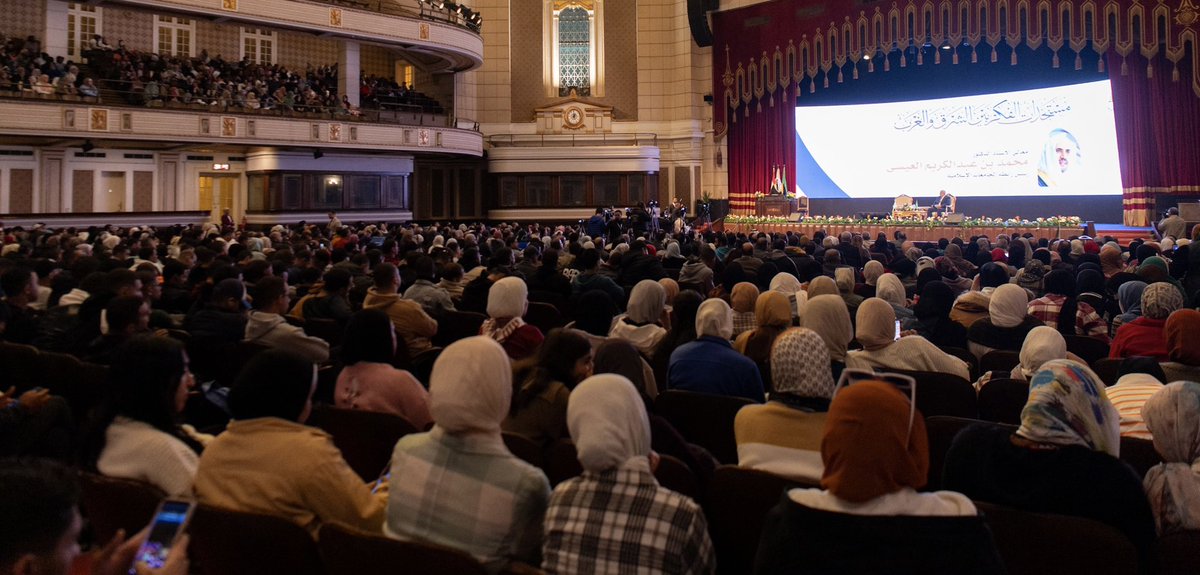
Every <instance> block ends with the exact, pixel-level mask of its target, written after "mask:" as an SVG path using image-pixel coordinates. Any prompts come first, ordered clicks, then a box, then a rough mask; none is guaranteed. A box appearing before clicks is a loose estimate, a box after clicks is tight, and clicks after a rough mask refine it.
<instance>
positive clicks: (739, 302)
mask: <svg viewBox="0 0 1200 575" xmlns="http://www.w3.org/2000/svg"><path fill="white" fill-rule="evenodd" d="M758 294H759V292H758V287H757V286H755V285H754V284H752V283H750V282H741V283H739V284H737V285H735V286H733V293H732V294H730V296H729V307H732V308H733V337H735V338H736V337H737V336H739V335H741V334H743V333H745V332H748V331H753V330H754V327H755V325H756V322H755V319H754V306H755V304H756V303H757V302H758Z"/></svg>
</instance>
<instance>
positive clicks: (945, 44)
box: [942, 40, 952, 50]
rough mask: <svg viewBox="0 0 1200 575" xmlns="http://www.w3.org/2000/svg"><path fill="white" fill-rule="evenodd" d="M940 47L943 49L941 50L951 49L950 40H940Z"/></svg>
mask: <svg viewBox="0 0 1200 575" xmlns="http://www.w3.org/2000/svg"><path fill="white" fill-rule="evenodd" d="M942 49H943V50H950V49H952V47H951V46H950V41H949V40H942Z"/></svg>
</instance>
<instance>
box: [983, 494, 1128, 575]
mask: <svg viewBox="0 0 1200 575" xmlns="http://www.w3.org/2000/svg"><path fill="white" fill-rule="evenodd" d="M975 506H976V507H977V508H978V509H979V512H980V513H982V514H983V515H984V518H985V519H986V520H987V523H988V525H989V526H990V527H991V529H992V535H993V536H994V538H995V541H996V548H997V549H998V550H999V551H1000V556H1001V558H1003V559H1004V564H1005V567H1006V568H1007V569H1008V573H1009V575H1035V574H1036V575H1041V574H1044V573H1055V574H1056V575H1093V574H1095V573H1104V574H1106V575H1135V574H1136V573H1138V558H1137V550H1136V549H1135V548H1134V546H1133V543H1132V542H1131V541H1129V539H1128V538H1126V537H1125V536H1124V535H1123V534H1121V532H1120V531H1117V530H1116V529H1115V528H1113V527H1112V526H1110V525H1107V524H1105V523H1101V522H1099V521H1095V520H1092V519H1085V518H1082V517H1072V516H1069V515H1053V514H1049V513H1031V512H1028V511H1020V510H1017V509H1012V508H1009V507H1004V506H1000V505H993V504H990V503H983V502H978V501H976V502H975Z"/></svg>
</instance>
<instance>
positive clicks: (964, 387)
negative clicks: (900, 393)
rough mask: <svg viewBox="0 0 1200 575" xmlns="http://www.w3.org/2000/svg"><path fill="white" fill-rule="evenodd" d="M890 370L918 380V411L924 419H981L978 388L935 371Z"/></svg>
mask: <svg viewBox="0 0 1200 575" xmlns="http://www.w3.org/2000/svg"><path fill="white" fill-rule="evenodd" d="M887 371H891V372H895V373H902V374H905V375H910V376H912V377H913V379H915V380H917V409H919V410H921V414H922V415H924V416H925V417H935V416H938V415H948V416H952V417H967V418H976V417H978V416H979V406H978V404H977V399H976V394H975V386H973V385H971V382H969V381H967V380H965V379H963V378H961V377H959V376H957V375H954V374H951V373H938V372H934V371H908V370H902V369H890V370H887Z"/></svg>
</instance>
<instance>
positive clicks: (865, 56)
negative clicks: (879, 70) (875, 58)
mask: <svg viewBox="0 0 1200 575" xmlns="http://www.w3.org/2000/svg"><path fill="white" fill-rule="evenodd" d="M863 60H866V61H868V62H869V61H871V53H870V52H867V53H866V54H863Z"/></svg>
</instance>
